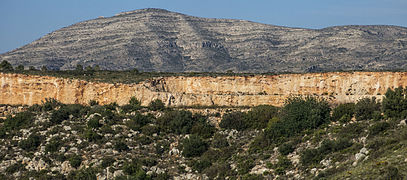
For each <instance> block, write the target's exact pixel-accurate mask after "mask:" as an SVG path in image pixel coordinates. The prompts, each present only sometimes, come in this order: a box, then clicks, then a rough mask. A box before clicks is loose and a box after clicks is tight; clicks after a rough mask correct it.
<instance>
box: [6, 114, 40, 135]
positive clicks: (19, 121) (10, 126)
mask: <svg viewBox="0 0 407 180" xmlns="http://www.w3.org/2000/svg"><path fill="white" fill-rule="evenodd" d="M34 117H35V114H34V113H32V112H29V111H24V112H20V113H17V114H16V115H15V116H14V117H11V116H8V117H7V118H6V120H5V121H4V129H5V130H8V131H11V130H19V129H21V128H23V127H28V126H29V125H30V124H32V122H33V121H34Z"/></svg>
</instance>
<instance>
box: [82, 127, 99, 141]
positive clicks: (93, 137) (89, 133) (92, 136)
mask: <svg viewBox="0 0 407 180" xmlns="http://www.w3.org/2000/svg"><path fill="white" fill-rule="evenodd" d="M83 137H84V138H86V139H87V140H88V141H89V142H96V141H98V140H100V139H102V136H100V135H99V134H98V133H96V132H95V131H93V130H92V129H87V130H85V132H84V133H83Z"/></svg>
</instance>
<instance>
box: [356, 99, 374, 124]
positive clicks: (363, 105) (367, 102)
mask: <svg viewBox="0 0 407 180" xmlns="http://www.w3.org/2000/svg"><path fill="white" fill-rule="evenodd" d="M375 111H380V103H378V102H377V101H376V98H375V97H373V98H363V99H360V100H359V101H358V102H357V103H356V105H355V118H356V120H358V121H361V120H370V119H373V113H374V112H375Z"/></svg>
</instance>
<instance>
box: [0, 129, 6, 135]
mask: <svg viewBox="0 0 407 180" xmlns="http://www.w3.org/2000/svg"><path fill="white" fill-rule="evenodd" d="M5 137H6V129H5V128H4V127H0V138H5Z"/></svg>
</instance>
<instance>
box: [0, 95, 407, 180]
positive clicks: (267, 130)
mask: <svg viewBox="0 0 407 180" xmlns="http://www.w3.org/2000/svg"><path fill="white" fill-rule="evenodd" d="M404 91H405V90H404V89H403V88H398V89H395V90H390V89H389V90H388V93H386V95H385V98H384V99H383V101H382V102H379V101H377V100H376V99H373V98H364V99H361V100H359V101H358V102H356V103H347V104H338V105H335V106H331V105H330V104H328V102H327V101H325V100H324V99H319V98H317V97H290V98H288V99H287V101H286V103H285V104H284V106H283V107H274V106H269V105H262V106H256V107H252V108H248V109H244V108H232V107H223V109H221V110H219V111H215V113H214V112H210V111H207V110H205V108H196V109H193V110H187V109H183V108H170V107H165V106H164V103H162V102H161V101H160V100H155V101H153V102H152V103H150V105H148V106H146V107H143V106H142V105H141V103H140V101H139V100H137V99H136V98H132V99H131V100H130V101H129V103H128V104H126V105H123V106H119V105H117V104H115V103H112V104H108V105H99V104H98V103H96V102H94V103H91V104H90V105H88V106H84V105H65V104H61V103H59V102H58V101H56V100H54V99H47V100H46V101H45V102H43V103H42V104H40V105H34V106H31V107H29V108H28V110H27V111H24V112H19V113H15V114H13V115H10V116H8V117H7V118H6V119H4V120H2V121H1V122H0V145H1V146H0V148H1V151H0V163H2V164H3V165H4V164H7V167H5V168H3V170H0V178H3V177H13V178H14V179H29V177H33V178H36V179H95V178H96V179H97V178H99V177H100V176H101V175H104V176H105V175H107V174H109V176H110V175H113V174H115V179H171V178H174V177H177V178H179V179H183V178H184V179H188V178H189V179H199V178H201V177H205V178H209V179H233V178H237V179H273V178H281V179H312V178H314V177H316V178H320V179H324V178H328V179H329V178H331V179H347V178H349V179H361V178H362V179H363V178H368V179H373V178H376V177H378V178H379V179H380V178H381V179H393V178H395V179H400V178H403V177H405V176H406V175H407V174H406V173H405V172H407V169H406V167H407V166H406V164H405V154H406V153H407V151H406V147H407V141H406V139H407V125H405V120H404V118H405V116H404V115H402V114H403V112H405V111H406V108H404V106H402V105H400V106H399V107H396V106H397V105H399V104H397V102H403V101H404V94H403V93H404ZM331 107H333V108H332V109H331ZM211 110H213V109H211ZM218 125H219V126H218ZM10 162H12V163H10ZM28 164H30V166H28ZM32 164H34V165H35V167H36V168H37V166H39V165H38V164H40V165H41V164H45V165H44V166H41V167H42V168H43V170H41V171H37V170H36V169H35V168H31V165H32ZM62 164H63V165H64V168H65V169H68V170H69V172H65V171H62V170H61V169H62ZM29 168H31V169H29ZM37 169H39V168H37ZM51 169H52V170H51ZM68 170H67V171H68ZM16 172H20V173H16Z"/></svg>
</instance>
